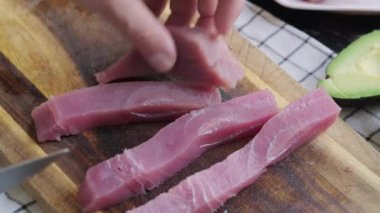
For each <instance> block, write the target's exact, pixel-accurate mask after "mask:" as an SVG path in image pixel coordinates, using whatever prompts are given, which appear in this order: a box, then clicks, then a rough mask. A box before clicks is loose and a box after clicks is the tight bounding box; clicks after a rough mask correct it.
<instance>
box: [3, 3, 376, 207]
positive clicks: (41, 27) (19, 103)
mask: <svg viewBox="0 0 380 213" xmlns="http://www.w3.org/2000/svg"><path fill="white" fill-rule="evenodd" d="M0 14H1V15H0V162H1V163H2V164H4V165H7V164H13V163H16V162H19V161H21V160H25V159H30V158H34V157H39V156H44V155H46V153H49V152H52V151H54V150H58V149H61V148H64V147H69V148H70V149H71V150H72V152H71V154H70V155H69V156H66V157H63V158H61V159H60V160H59V161H57V163H56V164H53V165H51V166H49V167H48V168H47V169H45V170H44V171H43V172H41V173H39V174H38V175H35V176H34V177H32V178H30V179H29V180H28V181H27V182H26V183H25V184H24V185H23V186H24V188H25V189H26V190H27V191H28V192H29V193H30V194H31V195H32V196H33V197H34V198H35V199H37V201H38V202H39V203H40V205H41V206H42V207H43V208H44V209H45V210H46V211H47V212H78V211H80V208H79V206H78V203H77V200H76V192H77V189H78V186H79V184H80V183H81V181H82V180H83V177H84V174H85V172H86V170H87V168H88V167H90V166H92V165H94V164H96V163H97V162H100V161H102V160H105V159H107V158H109V157H111V156H113V155H115V154H117V153H120V152H122V150H123V149H124V148H130V147H133V146H136V145H138V144H140V143H142V142H144V141H145V140H147V139H148V138H150V137H151V136H153V135H154V134H155V132H157V131H158V130H159V129H160V128H161V127H163V126H164V125H165V124H166V123H149V124H133V125H132V124H131V125H122V126H115V127H106V128H98V129H96V130H92V131H87V132H85V133H83V134H80V135H77V136H71V137H66V138H64V139H63V141H62V142H56V143H46V144H37V143H36V135H35V132H34V126H33V122H32V119H31V117H30V112H31V110H32V109H33V108H34V107H36V106H37V105H39V104H41V103H42V102H44V101H46V100H47V99H49V97H51V96H52V95H58V94H62V93H64V92H68V91H71V90H73V89H78V88H83V87H86V86H89V85H95V84H96V82H95V79H94V76H93V74H94V73H95V72H98V71H100V70H102V69H104V68H105V67H107V66H108V65H110V64H112V63H113V62H114V61H115V60H116V59H117V58H118V57H120V56H121V55H122V54H123V53H125V52H126V50H127V49H128V42H127V41H126V40H125V39H124V38H123V36H122V35H121V34H120V33H119V32H118V31H117V30H115V29H114V28H113V27H111V26H110V25H108V24H107V23H106V22H105V21H103V20H102V19H101V18H99V17H97V16H95V15H93V14H90V13H88V12H86V11H83V10H81V9H79V8H77V7H76V6H74V4H73V3H71V2H70V1H60V0H49V1H43V2H41V1H39V0H35V1H31V0H28V1H21V0H12V1H9V0H0ZM136 18H138V17H136ZM227 40H228V42H229V45H230V47H231V49H232V51H233V52H234V54H235V56H236V57H238V58H239V59H240V61H241V62H242V64H243V65H244V66H245V68H246V69H245V71H246V77H245V78H244V80H243V81H242V82H241V83H240V84H239V86H238V87H237V88H236V89H234V90H230V91H226V96H229V97H236V96H239V95H243V94H246V93H249V92H253V91H257V90H259V89H264V88H266V89H270V90H271V91H272V92H273V93H274V94H275V96H276V99H277V101H278V103H279V105H280V106H281V107H284V106H286V105H287V104H288V103H289V102H291V101H293V100H295V99H297V98H299V97H301V96H302V95H304V94H305V93H306V92H305V90H304V89H303V88H302V87H301V86H300V85H299V84H298V83H297V82H295V81H294V80H292V79H291V78H290V77H289V76H288V75H287V74H286V73H285V72H284V71H283V70H281V69H280V68H279V67H278V66H277V65H275V64H274V63H273V62H272V61H270V60H269V59H268V58H267V57H266V56H264V54H263V53H262V52H260V51H259V50H258V49H256V48H255V47H253V46H252V45H250V44H249V43H248V42H247V41H246V40H244V39H243V38H242V37H241V36H240V35H239V34H238V33H232V34H231V35H230V36H229V37H228V38H227ZM247 141H248V139H247V140H243V141H237V142H234V143H231V144H227V145H223V146H220V147H217V148H215V149H213V150H210V151H209V152H207V153H205V154H204V155H202V156H201V157H200V158H199V159H198V160H196V161H195V162H193V163H192V164H190V165H189V166H188V167H187V168H186V169H184V170H182V171H181V172H179V174H177V175H176V176H174V177H173V178H171V179H169V180H168V181H167V182H165V183H164V184H163V185H162V186H160V187H158V188H157V189H154V190H152V191H150V192H148V193H147V194H146V195H144V196H139V197H136V198H132V199H130V200H128V201H125V202H123V203H122V204H120V205H117V206H114V207H112V208H110V209H108V210H107V211H109V212H121V211H123V210H127V209H131V208H133V207H135V206H139V205H142V204H144V203H145V202H147V201H149V200H150V199H152V198H154V197H155V196H157V195H158V194H159V193H161V192H164V191H166V190H168V189H169V188H170V187H172V186H174V185H176V184H177V183H179V182H180V181H181V180H182V179H184V178H185V177H186V176H188V175H190V174H193V173H194V172H196V171H200V170H202V169H205V168H207V167H209V166H210V165H212V164H213V163H215V162H218V161H220V160H222V159H224V158H225V157H226V156H227V155H228V154H230V153H232V152H233V151H235V150H237V149H238V148H240V147H242V146H243V145H244V144H245V143H246V142H247ZM379 163H380V156H379V153H378V152H377V151H376V150H375V149H374V148H373V147H372V146H371V145H370V144H368V143H367V142H366V141H364V140H363V139H362V138H361V137H360V136H358V134H356V133H355V132H354V131H353V130H352V129H351V128H350V127H348V126H347V125H346V124H345V123H344V122H343V121H342V120H339V121H337V122H336V123H335V124H334V125H333V126H332V127H331V128H330V129H329V130H328V131H327V132H326V133H324V134H322V135H320V136H319V137H318V138H317V139H315V140H313V141H312V142H311V143H309V144H308V145H305V146H304V147H302V148H300V149H299V150H297V151H295V152H294V153H293V154H291V155H290V156H289V157H287V158H286V159H285V160H283V161H282V162H280V163H278V164H277V165H275V166H273V167H271V168H270V169H269V170H268V172H266V173H265V174H264V175H263V176H262V177H261V178H260V179H259V180H258V181H257V182H256V183H255V184H253V185H251V186H249V187H247V188H246V189H244V190H243V191H242V192H241V193H239V194H238V195H237V196H236V197H234V198H232V199H230V200H228V202H226V204H225V205H224V206H223V207H221V208H220V209H219V210H218V212H225V210H228V212H252V211H258V212H268V211H275V212H280V211H281V212H295V211H300V212H305V211H306V212H321V211H323V212H326V211H337V212H346V211H348V212H375V211H376V210H379V209H380V204H379V203H380V202H379V201H380V177H379V175H380V166H379ZM221 178H222V177H221Z"/></svg>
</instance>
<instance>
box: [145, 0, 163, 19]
mask: <svg viewBox="0 0 380 213" xmlns="http://www.w3.org/2000/svg"><path fill="white" fill-rule="evenodd" d="M144 2H145V4H146V5H147V6H148V7H149V9H150V10H151V11H152V12H153V13H154V15H156V16H160V15H161V13H162V11H163V10H164V9H165V5H166V3H167V2H168V1H167V0H144Z"/></svg>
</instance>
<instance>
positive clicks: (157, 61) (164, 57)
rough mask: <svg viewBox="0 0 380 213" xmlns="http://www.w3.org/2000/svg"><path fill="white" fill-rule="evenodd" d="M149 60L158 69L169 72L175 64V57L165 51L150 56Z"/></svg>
mask: <svg viewBox="0 0 380 213" xmlns="http://www.w3.org/2000/svg"><path fill="white" fill-rule="evenodd" d="M148 61H149V63H150V65H152V66H153V67H154V68H156V69H157V70H158V71H160V72H167V71H169V70H170V69H171V68H172V67H173V66H174V63H175V58H174V57H172V56H171V55H169V54H167V53H165V52H160V53H157V54H154V55H152V56H150V57H149V58H148Z"/></svg>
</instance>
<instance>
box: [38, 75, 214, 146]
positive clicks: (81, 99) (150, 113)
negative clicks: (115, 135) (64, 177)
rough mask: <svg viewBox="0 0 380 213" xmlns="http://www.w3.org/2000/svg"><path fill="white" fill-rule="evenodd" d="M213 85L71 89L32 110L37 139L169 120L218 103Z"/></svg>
mask: <svg viewBox="0 0 380 213" xmlns="http://www.w3.org/2000/svg"><path fill="white" fill-rule="evenodd" d="M220 102H221V96H220V93H219V91H218V90H217V89H212V90H200V89H194V88H190V87H188V86H185V85H181V84H176V83H171V82H129V83H114V84H107V85H98V86H94V87H89V88H85V89H80V90H75V91H73V92H70V93H66V94H64V95H61V96H57V97H53V98H52V99H51V100H49V101H47V102H45V103H43V104H41V105H40V106H38V107H36V108H35V109H34V110H33V111H32V117H33V120H34V123H35V126H36V130H37V137H38V140H39V141H47V140H60V136H62V135H70V134H77V133H79V132H82V131H84V130H88V129H91V128H95V127H99V126H106V125H116V124H126V123H131V122H142V121H163V120H172V119H175V118H178V117H180V116H181V115H183V114H185V113H187V112H189V111H191V110H194V109H199V108H202V107H204V106H206V105H210V104H215V103H220Z"/></svg>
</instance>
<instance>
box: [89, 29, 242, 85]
mask: <svg viewBox="0 0 380 213" xmlns="http://www.w3.org/2000/svg"><path fill="white" fill-rule="evenodd" d="M170 31H171V34H172V36H173V38H174V40H175V43H176V47H177V53H178V57H177V62H176V64H175V66H174V68H173V69H172V70H171V71H170V72H169V77H170V78H171V79H173V80H175V81H180V82H183V83H186V84H190V85H193V86H203V87H211V86H215V87H223V88H234V87H235V86H236V84H237V82H238V81H239V80H241V79H242V78H243V76H244V72H243V70H242V68H241V67H240V64H239V62H238V61H237V60H236V59H235V58H234V56H233V55H232V54H231V52H230V51H229V48H228V46H227V44H226V42H225V41H224V38H223V37H222V36H217V35H213V34H210V33H208V32H207V31H205V30H204V29H202V28H191V29H189V28H179V27H172V28H170ZM155 75H157V72H156V71H154V69H153V68H151V67H150V66H149V65H148V64H147V63H146V62H145V61H144V59H143V58H142V57H141V56H140V55H139V54H138V53H137V52H135V51H132V52H130V53H129V54H127V55H126V56H124V57H123V58H121V59H120V60H119V61H118V62H117V63H116V64H114V65H113V66H111V67H110V68H108V69H107V70H105V71H103V72H100V73H97V74H96V78H97V80H98V82H100V83H107V82H110V81H113V80H117V79H124V78H130V77H146V76H155Z"/></svg>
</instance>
